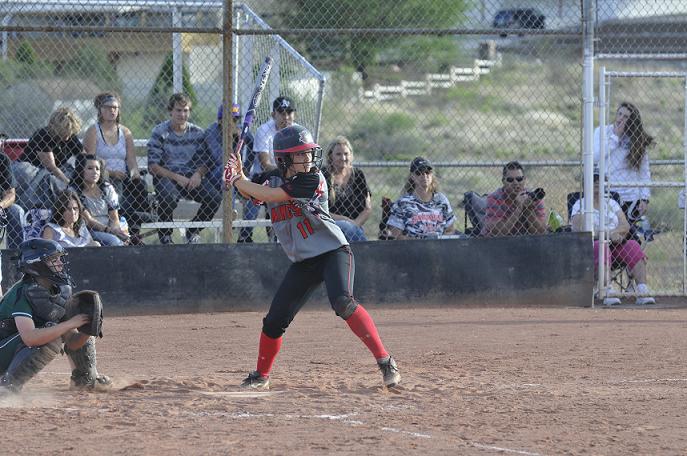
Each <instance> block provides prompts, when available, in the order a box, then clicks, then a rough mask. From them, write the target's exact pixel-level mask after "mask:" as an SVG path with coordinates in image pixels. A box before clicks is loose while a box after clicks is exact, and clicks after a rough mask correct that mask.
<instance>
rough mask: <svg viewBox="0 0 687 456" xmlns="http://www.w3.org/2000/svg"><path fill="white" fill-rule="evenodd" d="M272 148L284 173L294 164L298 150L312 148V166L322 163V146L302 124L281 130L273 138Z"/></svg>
mask: <svg viewBox="0 0 687 456" xmlns="http://www.w3.org/2000/svg"><path fill="white" fill-rule="evenodd" d="M272 150H273V151H274V158H275V160H277V166H279V169H280V170H281V171H282V172H283V173H286V170H287V169H288V167H289V166H291V165H292V164H294V161H293V157H294V156H295V154H297V153H298V152H303V151H307V150H312V158H311V161H310V163H312V166H315V167H317V168H319V167H320V166H321V164H322V148H321V147H320V145H319V144H317V143H316V142H315V140H314V139H313V137H312V134H311V133H310V132H309V131H308V129H307V128H305V127H303V126H301V125H292V126H290V127H286V128H283V129H281V130H279V131H278V132H277V134H275V135H274V138H273V139H272Z"/></svg>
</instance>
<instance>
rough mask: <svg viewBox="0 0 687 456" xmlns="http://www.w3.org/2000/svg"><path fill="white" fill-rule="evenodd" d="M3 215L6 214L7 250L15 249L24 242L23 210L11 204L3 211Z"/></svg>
mask: <svg viewBox="0 0 687 456" xmlns="http://www.w3.org/2000/svg"><path fill="white" fill-rule="evenodd" d="M5 214H7V232H6V234H7V243H6V244H7V248H8V249H16V248H17V247H19V244H21V243H22V241H23V240H24V228H23V221H24V209H23V208H22V207H21V206H19V205H17V204H13V205H11V206H10V207H8V208H7V209H5Z"/></svg>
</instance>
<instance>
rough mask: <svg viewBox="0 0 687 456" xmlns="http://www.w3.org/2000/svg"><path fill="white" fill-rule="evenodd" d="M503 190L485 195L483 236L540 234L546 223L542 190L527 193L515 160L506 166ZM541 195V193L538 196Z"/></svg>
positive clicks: (522, 173)
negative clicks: (485, 206)
mask: <svg viewBox="0 0 687 456" xmlns="http://www.w3.org/2000/svg"><path fill="white" fill-rule="evenodd" d="M501 182H503V187H501V188H499V189H498V190H496V191H495V192H493V193H491V194H490V195H489V196H487V208H486V213H485V217H484V227H483V228H482V235H483V236H519V235H523V234H543V233H545V232H546V228H547V220H546V211H545V209H544V199H543V190H540V189H537V190H535V191H528V190H527V189H526V188H525V184H526V183H527V178H526V177H525V173H524V170H523V168H522V165H520V163H518V162H517V161H512V162H509V163H506V165H505V166H504V167H503V173H502V178H501ZM540 192H541V193H540Z"/></svg>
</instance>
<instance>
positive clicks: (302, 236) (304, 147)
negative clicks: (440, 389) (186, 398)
mask: <svg viewBox="0 0 687 456" xmlns="http://www.w3.org/2000/svg"><path fill="white" fill-rule="evenodd" d="M273 141H274V144H273V145H274V156H275V159H276V161H277V166H278V168H277V169H276V170H273V171H271V172H269V173H267V174H265V175H263V176H264V177H263V180H264V182H263V185H260V183H254V182H251V181H249V180H247V179H246V177H245V176H244V174H243V170H242V166H241V159H240V158H239V157H236V156H235V155H232V156H231V158H230V159H229V161H228V162H227V166H226V168H225V172H224V178H225V182H226V184H227V187H229V188H230V187H231V186H232V185H233V186H235V187H236V188H237V189H238V191H239V192H241V193H242V194H243V195H244V196H245V197H252V198H253V199H255V200H260V201H264V202H265V203H266V204H267V208H268V210H269V211H270V216H271V219H272V226H273V228H274V231H275V233H276V235H277V238H278V239H279V242H280V243H281V245H282V247H283V248H284V251H285V252H286V254H287V255H288V257H289V258H290V259H291V261H292V262H293V263H292V264H291V266H290V267H289V269H288V270H287V272H286V276H285V277H284V280H283V281H282V283H281V285H280V286H279V289H278V290H277V294H276V295H275V296H274V299H273V300H272V304H271V305H270V309H269V311H268V312H267V315H266V316H265V318H264V319H263V323H262V333H261V334H260V346H259V349H258V363H257V369H256V370H255V371H253V372H251V373H250V374H248V377H246V379H245V380H244V381H243V383H242V384H241V386H242V387H246V388H265V389H266V388H269V384H270V371H271V370H272V365H273V364H274V360H275V358H276V357H277V354H278V353H279V349H280V347H281V344H282V336H283V334H284V332H285V331H286V328H287V327H288V326H289V324H290V323H291V321H292V320H293V318H294V317H295V316H296V313H298V311H299V310H300V309H301V307H303V304H305V302H306V301H307V300H308V298H309V297H310V295H311V294H312V292H313V291H314V290H315V288H316V287H317V286H318V285H319V284H320V283H322V282H324V283H325V286H326V287H327V295H328V297H329V302H330V303H331V306H332V308H333V309H334V311H335V312H336V314H337V315H338V316H339V317H341V318H343V319H344V320H345V321H346V323H347V324H348V326H349V327H350V328H351V330H352V331H353V332H354V333H355V335H356V336H358V337H359V338H360V339H361V340H362V341H363V343H364V344H365V345H366V346H367V348H368V349H369V350H370V352H372V354H373V355H374V357H375V359H376V360H377V364H378V366H379V368H380V370H381V371H382V375H383V378H384V385H385V386H387V387H392V386H395V385H397V384H398V383H399V381H400V380H401V375H400V373H399V371H398V367H397V366H396V362H395V361H394V359H393V358H392V357H391V356H390V355H389V353H388V352H387V351H386V349H385V348H384V345H383V344H382V341H381V339H380V338H379V334H378V333H377V327H376V326H375V324H374V321H373V320H372V317H370V315H369V314H368V313H367V311H366V310H365V309H364V308H363V306H361V305H360V304H358V303H357V302H356V301H355V299H354V298H353V278H354V274H355V262H354V260H353V253H352V252H351V249H350V247H349V245H348V242H347V241H346V238H345V237H344V235H343V233H342V232H341V230H340V229H339V227H338V226H336V223H335V222H334V220H333V219H332V218H331V217H330V215H329V204H328V201H327V183H326V181H325V179H324V176H323V175H322V173H321V172H320V170H319V167H320V164H321V161H322V149H321V148H320V146H319V145H317V144H316V143H315V141H314V140H313V137H312V135H311V134H310V132H309V131H308V130H307V129H305V128H304V127H302V126H300V125H293V126H291V127H287V128H284V129H282V130H280V131H279V132H277V134H276V135H275V136H274V140H273Z"/></svg>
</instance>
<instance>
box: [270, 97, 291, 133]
mask: <svg viewBox="0 0 687 456" xmlns="http://www.w3.org/2000/svg"><path fill="white" fill-rule="evenodd" d="M272 111H274V112H294V111H296V104H295V103H294V102H293V100H292V99H291V98H289V97H277V98H275V99H274V101H273V102H272ZM280 130H281V128H280Z"/></svg>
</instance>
